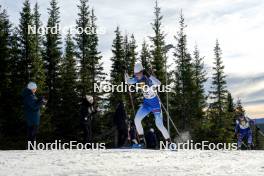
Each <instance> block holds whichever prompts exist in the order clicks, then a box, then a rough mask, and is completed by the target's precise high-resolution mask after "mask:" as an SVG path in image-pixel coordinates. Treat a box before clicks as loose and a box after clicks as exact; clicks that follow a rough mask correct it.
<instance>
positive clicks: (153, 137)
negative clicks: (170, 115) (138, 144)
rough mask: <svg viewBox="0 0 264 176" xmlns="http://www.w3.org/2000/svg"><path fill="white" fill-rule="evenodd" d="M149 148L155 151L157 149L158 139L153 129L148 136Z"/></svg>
mask: <svg viewBox="0 0 264 176" xmlns="http://www.w3.org/2000/svg"><path fill="white" fill-rule="evenodd" d="M146 143H147V148H150V149H155V148H156V147H157V137H156V134H155V131H154V129H153V128H150V130H149V132H148V133H147V135H146Z"/></svg>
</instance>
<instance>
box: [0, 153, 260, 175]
mask: <svg viewBox="0 0 264 176" xmlns="http://www.w3.org/2000/svg"><path fill="white" fill-rule="evenodd" d="M231 174H232V175H233V176H236V175H237V176H238V175H239V176H251V175H252V176H253V175H254V176H261V175H264V151H190V150H189V151H179V152H175V151H154V150H129V149H126V150H121V149H120V150H115V149H112V150H101V151H77V150H75V151H0V175H1V176H4V175H5V176H7V175H8V176H11V175H26V176H31V175H43V176H44V175H89V176H95V175H129V176H131V175H132V176H133V175H135V176H145V175H146V176H151V175H159V176H162V175H180V176H184V175H194V176H197V175H216V176H222V175H231Z"/></svg>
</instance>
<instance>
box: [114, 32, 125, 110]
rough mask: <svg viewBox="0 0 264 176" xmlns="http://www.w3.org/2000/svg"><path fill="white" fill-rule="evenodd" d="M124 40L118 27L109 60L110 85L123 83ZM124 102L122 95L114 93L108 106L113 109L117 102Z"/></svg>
mask: <svg viewBox="0 0 264 176" xmlns="http://www.w3.org/2000/svg"><path fill="white" fill-rule="evenodd" d="M123 46H124V39H123V36H122V35H121V32H120V30H119V27H117V28H116V30H115V39H114V41H113V44H112V53H113V56H112V58H111V61H112V66H111V73H110V82H111V84H112V85H120V84H121V83H122V82H124V73H125V72H126V63H125V61H124V57H125V56H124V54H125V52H124V48H123ZM123 100H124V93H119V92H114V93H112V94H111V95H110V104H111V107H112V108H115V107H116V106H117V104H118V102H119V101H123Z"/></svg>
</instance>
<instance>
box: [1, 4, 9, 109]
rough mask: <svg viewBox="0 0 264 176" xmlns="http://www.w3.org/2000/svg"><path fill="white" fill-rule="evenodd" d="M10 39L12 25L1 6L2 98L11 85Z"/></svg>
mask: <svg viewBox="0 0 264 176" xmlns="http://www.w3.org/2000/svg"><path fill="white" fill-rule="evenodd" d="M10 37H11V24H10V22H9V19H8V16H7V12H6V10H2V9H1V6H0V80H1V81H0V97H2V96H4V93H5V91H6V90H8V86H9V84H10V71H9V64H10V56H9V52H10ZM1 100H2V99H1ZM1 102H2V101H1ZM1 105H2V104H1Z"/></svg>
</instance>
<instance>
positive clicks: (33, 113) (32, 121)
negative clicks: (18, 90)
mask: <svg viewBox="0 0 264 176" xmlns="http://www.w3.org/2000/svg"><path fill="white" fill-rule="evenodd" d="M36 91H37V85H36V83H34V82H29V83H28V85H27V87H26V88H25V89H24V90H23V92H22V98H23V105H24V114H25V118H26V121H27V139H28V142H31V143H32V144H33V142H34V141H36V136H37V131H38V127H39V124H40V108H41V106H42V105H43V103H44V102H45V100H44V98H37V97H36V95H35V93H36Z"/></svg>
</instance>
